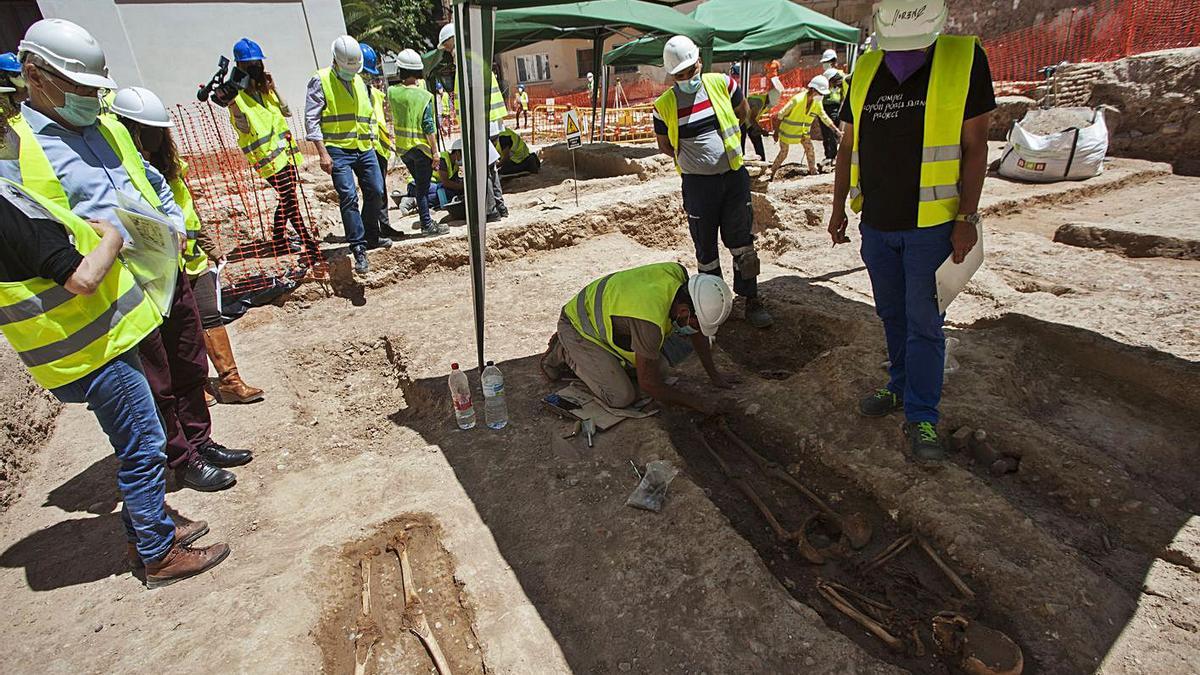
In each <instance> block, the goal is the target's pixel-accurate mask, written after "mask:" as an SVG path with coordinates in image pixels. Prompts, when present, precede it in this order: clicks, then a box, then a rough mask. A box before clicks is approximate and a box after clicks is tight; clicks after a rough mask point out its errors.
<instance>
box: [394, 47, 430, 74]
mask: <svg viewBox="0 0 1200 675" xmlns="http://www.w3.org/2000/svg"><path fill="white" fill-rule="evenodd" d="M396 65H397V66H400V67H401V68H403V69H405V70H424V69H425V64H424V63H422V61H421V55H420V54H418V53H417V51H416V50H415V49H405V50H404V51H402V52H400V53H399V54H397V55H396Z"/></svg>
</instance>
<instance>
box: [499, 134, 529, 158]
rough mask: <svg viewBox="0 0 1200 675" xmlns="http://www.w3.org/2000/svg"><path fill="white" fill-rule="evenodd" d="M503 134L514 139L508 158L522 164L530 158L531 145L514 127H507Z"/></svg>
mask: <svg viewBox="0 0 1200 675" xmlns="http://www.w3.org/2000/svg"><path fill="white" fill-rule="evenodd" d="M500 135H501V136H506V137H508V138H511V139H512V150H511V151H510V152H509V155H508V159H509V161H511V162H512V163H513V164H520V163H521V162H524V161H525V160H527V159H529V146H528V145H526V144H525V139H523V138H521V135H520V134H518V133H517V132H515V131H513V130H512V129H505V130H504V131H501V132H500Z"/></svg>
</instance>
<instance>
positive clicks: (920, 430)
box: [904, 422, 946, 463]
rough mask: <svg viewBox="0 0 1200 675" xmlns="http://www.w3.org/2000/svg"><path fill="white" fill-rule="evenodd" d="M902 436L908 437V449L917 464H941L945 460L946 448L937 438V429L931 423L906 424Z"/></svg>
mask: <svg viewBox="0 0 1200 675" xmlns="http://www.w3.org/2000/svg"><path fill="white" fill-rule="evenodd" d="M904 435H905V436H907V437H908V445H909V449H910V450H911V451H912V456H913V459H915V460H917V462H918V463H925V462H941V461H944V460H945V459H946V448H944V447H942V441H941V439H940V438H938V432H937V427H936V426H934V425H933V423H932V422H907V423H905V425H904Z"/></svg>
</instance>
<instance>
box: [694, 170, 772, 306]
mask: <svg viewBox="0 0 1200 675" xmlns="http://www.w3.org/2000/svg"><path fill="white" fill-rule="evenodd" d="M683 210H684V211H686V212H687V218H688V230H689V231H690V232H691V233H692V243H693V244H694V245H695V247H696V262H697V264H698V267H699V271H700V272H704V273H707V274H713V275H716V276H721V249H720V248H719V246H718V241H717V238H718V236H720V242H721V243H724V244H725V248H728V249H729V252H730V253H731V254H733V291H734V293H737V294H738V295H740V296H742V297H743V298H756V297H758V253H757V252H756V251H755V250H754V211H753V209H752V208H751V206H750V174H749V173H747V171H746V168H745V167H742V168H740V169H738V170H737V171H726V172H725V173H722V174H717V175H715V176H702V175H698V174H690V173H685V174H683Z"/></svg>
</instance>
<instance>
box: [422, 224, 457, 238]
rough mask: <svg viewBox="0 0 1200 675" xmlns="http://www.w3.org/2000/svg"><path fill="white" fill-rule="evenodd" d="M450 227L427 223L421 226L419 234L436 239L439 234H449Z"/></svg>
mask: <svg viewBox="0 0 1200 675" xmlns="http://www.w3.org/2000/svg"><path fill="white" fill-rule="evenodd" d="M449 233H450V226H449V225H447V224H445V223H429V224H428V225H422V226H421V234H423V235H426V236H428V237H436V236H437V235H439V234H449Z"/></svg>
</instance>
